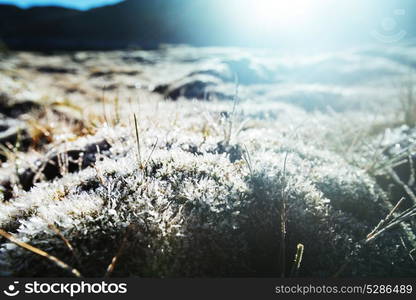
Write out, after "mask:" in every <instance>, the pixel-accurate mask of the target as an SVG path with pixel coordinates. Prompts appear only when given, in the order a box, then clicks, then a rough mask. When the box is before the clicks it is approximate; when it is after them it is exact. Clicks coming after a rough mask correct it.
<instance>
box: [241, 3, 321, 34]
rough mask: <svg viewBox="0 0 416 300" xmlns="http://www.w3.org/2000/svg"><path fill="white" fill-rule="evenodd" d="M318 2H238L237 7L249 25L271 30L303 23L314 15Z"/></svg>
mask: <svg viewBox="0 0 416 300" xmlns="http://www.w3.org/2000/svg"><path fill="white" fill-rule="evenodd" d="M318 2H322V0H319V1H317V0H240V1H238V6H239V10H240V13H241V14H243V15H245V16H246V17H245V19H246V21H247V22H248V23H250V25H255V26H256V27H259V26H261V27H263V28H264V29H272V28H276V27H284V26H290V27H296V26H298V25H301V24H303V23H305V21H307V20H308V19H310V18H311V17H312V16H313V15H314V8H315V7H316V5H317V3H318ZM320 4H322V3H320Z"/></svg>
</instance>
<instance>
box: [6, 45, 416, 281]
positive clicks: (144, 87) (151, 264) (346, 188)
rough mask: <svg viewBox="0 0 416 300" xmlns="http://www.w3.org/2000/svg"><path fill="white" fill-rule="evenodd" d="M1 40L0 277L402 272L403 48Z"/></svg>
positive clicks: (406, 176) (407, 93)
mask: <svg viewBox="0 0 416 300" xmlns="http://www.w3.org/2000/svg"><path fill="white" fill-rule="evenodd" d="M0 55H1V56H0V150H1V151H0V159H1V164H0V192H1V193H0V229H1V230H0V235H1V236H2V237H1V238H0V275H1V276H22V277H31V276H35V277H54V276H60V277H67V276H77V277H81V276H85V277H102V276H113V277H126V276H137V277H156V278H171V277H323V278H327V277H413V276H415V275H416V265H415V257H416V236H415V235H416V219H415V216H416V196H415V193H416V181H415V175H416V174H415V169H414V164H415V159H416V156H415V140H416V131H415V129H414V126H415V125H416V89H415V81H414V78H413V76H414V74H413V73H412V67H414V66H415V65H416V48H414V47H410V46H396V47H392V48H389V49H388V51H387V50H386V49H384V48H383V49H381V48H377V47H362V48H357V49H351V50H345V51H340V52H332V53H323V54H322V53H321V54H319V55H318V54H317V55H309V56H304V55H303V56H295V55H286V56H285V55H283V54H282V55H277V54H276V53H272V52H271V51H266V50H254V49H238V48H193V47H188V46H164V47H161V48H160V49H158V50H153V51H143V50H126V51H108V52H88V51H87V52H62V53H48V54H46V53H35V52H10V51H6V50H4V51H3V52H2V53H1V54H0Z"/></svg>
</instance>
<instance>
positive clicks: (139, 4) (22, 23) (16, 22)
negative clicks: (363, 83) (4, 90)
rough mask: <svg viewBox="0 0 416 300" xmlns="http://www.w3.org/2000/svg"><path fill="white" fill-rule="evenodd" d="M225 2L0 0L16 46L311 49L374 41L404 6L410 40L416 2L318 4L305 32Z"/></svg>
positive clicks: (5, 29) (2, 23)
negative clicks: (272, 25)
mask: <svg viewBox="0 0 416 300" xmlns="http://www.w3.org/2000/svg"><path fill="white" fill-rule="evenodd" d="M227 1H229V0H125V1H122V2H120V3H117V4H114V5H109V6H104V7H99V8H94V9H91V10H88V11H79V10H72V9H66V8H62V7H35V8H31V9H27V10H25V9H20V8H17V7H15V6H11V5H0V40H1V41H2V42H4V43H5V44H6V45H7V46H8V47H9V48H11V49H25V50H74V49H78V50H79V49H97V50H106V49H118V48H126V47H141V48H145V49H146V48H155V47H157V46H158V45H159V44H161V43H162V44H163V43H165V44H167V43H173V44H178V43H186V44H191V45H194V46H224V45H225V46H260V47H263V46H266V47H267V46H279V47H286V48H288V49H291V48H290V47H292V44H293V45H295V46H296V47H299V48H304V49H307V48H310V45H311V44H314V46H316V45H329V44H331V43H332V44H336V45H341V44H347V45H354V43H355V44H357V43H363V42H367V41H373V42H374V38H372V37H371V36H370V34H369V33H370V30H371V29H373V28H376V29H377V27H376V26H380V24H383V23H382V21H383V17H384V16H385V15H388V14H391V12H392V9H393V8H394V7H396V6H397V7H402V8H403V7H404V8H405V12H406V15H405V16H404V17H403V16H400V17H397V18H398V20H399V19H400V18H401V20H404V21H405V22H404V23H403V24H399V25H400V26H403V25H406V26H405V28H406V34H407V35H406V38H409V37H415V36H416V34H415V33H416V28H415V23H414V19H415V18H416V9H415V8H416V3H415V2H414V1H412V0H395V2H394V3H393V1H390V0H367V1H363V2H365V4H366V5H367V7H366V8H365V6H363V9H361V6H358V7H356V8H355V11H347V10H343V9H339V2H338V1H340V2H344V3H349V2H354V1H350V0H337V1H335V2H337V5H332V6H330V5H328V6H325V7H320V9H324V10H326V14H325V15H323V16H322V18H321V19H318V20H317V24H313V26H311V32H310V33H307V34H305V32H304V30H305V29H299V30H292V31H290V30H289V31H288V30H287V29H288V28H280V29H279V30H280V31H276V32H275V31H273V32H272V33H271V34H270V33H269V35H264V34H263V35H262V34H261V33H260V32H261V28H258V27H253V28H251V27H250V26H251V25H247V24H252V23H250V20H246V19H244V18H240V19H239V22H242V23H247V24H240V23H238V24H235V23H233V22H232V21H230V20H235V16H238V15H239V11H238V5H239V2H238V1H237V2H235V1H234V2H235V3H237V7H236V10H235V11H233V10H229V9H225V8H224V7H225V6H226V4H225V3H227ZM242 1H243V0H242ZM253 1H254V0H253ZM331 3H334V2H331ZM356 3H359V2H358V1H356ZM387 4H388V5H390V6H391V7H390V6H388V5H387ZM393 4H394V5H393ZM369 7H370V8H369ZM383 7H384V10H382V9H381V8H383ZM375 8H377V9H378V10H377V11H376V10H374V9H375ZM377 14H379V15H377ZM247 18H250V16H247ZM371 18H372V20H370V19H371ZM246 21H247V22H246ZM406 22H407V23H406ZM390 24H391V22H390ZM242 25H243V26H242ZM248 26H249V32H244V31H242V30H241V27H244V28H246V29H247V28H248ZM400 28H401V27H399V29H400ZM308 29H309V28H308ZM288 32H290V33H288ZM382 33H383V32H382ZM386 33H388V34H390V33H389V32H386ZM282 36H283V37H284V38H282Z"/></svg>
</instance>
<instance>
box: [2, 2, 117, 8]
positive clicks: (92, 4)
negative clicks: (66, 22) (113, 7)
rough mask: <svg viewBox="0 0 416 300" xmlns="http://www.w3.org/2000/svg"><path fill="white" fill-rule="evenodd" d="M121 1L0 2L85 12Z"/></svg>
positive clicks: (26, 6) (24, 6) (23, 6)
mask: <svg viewBox="0 0 416 300" xmlns="http://www.w3.org/2000/svg"><path fill="white" fill-rule="evenodd" d="M121 1H122V0H0V4H13V5H17V6H20V7H22V8H28V7H31V6H40V5H54V6H65V7H70V8H75V9H81V10H85V9H89V8H92V7H97V6H102V5H108V4H114V3H117V2H121Z"/></svg>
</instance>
